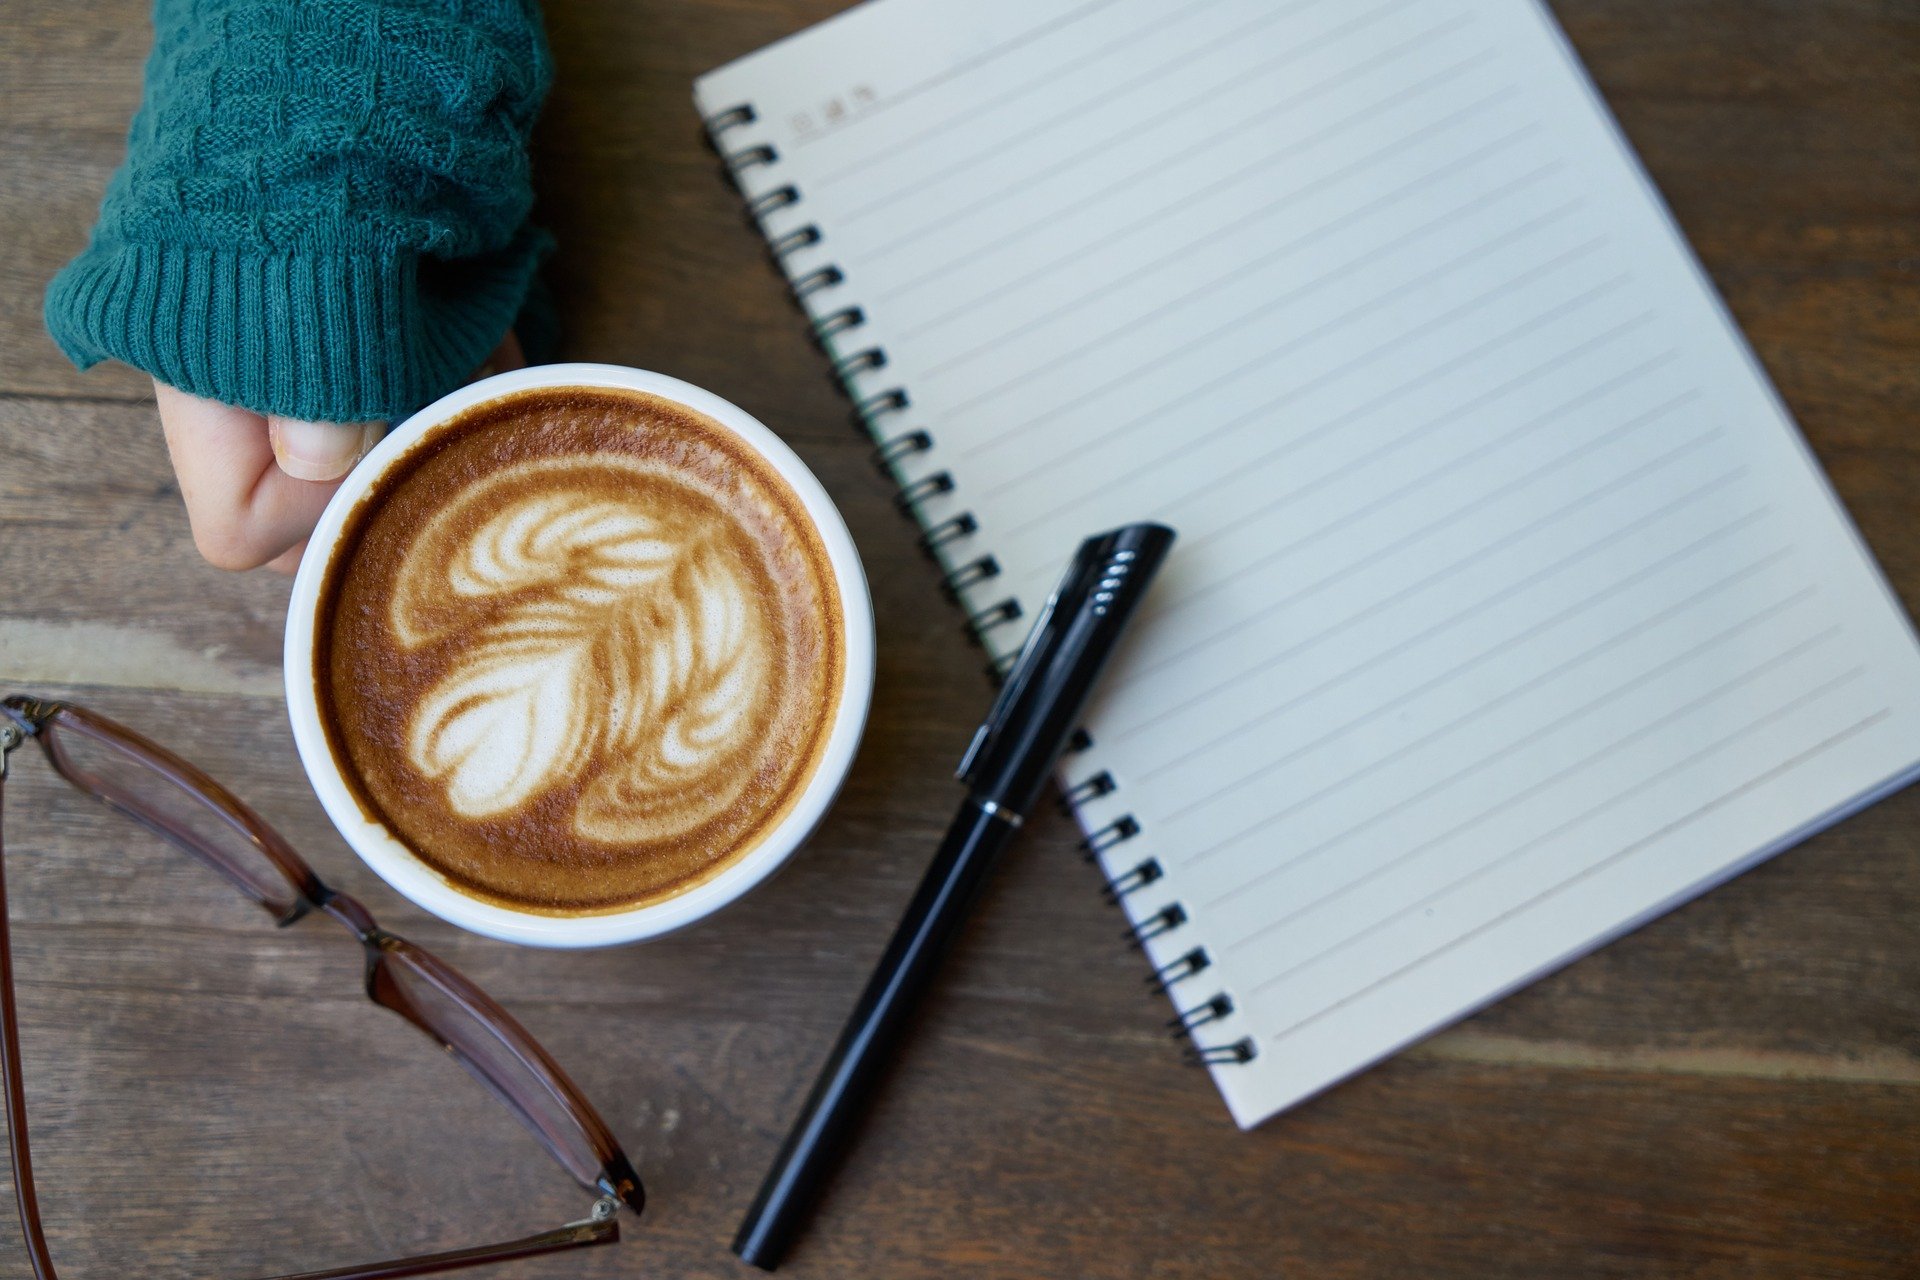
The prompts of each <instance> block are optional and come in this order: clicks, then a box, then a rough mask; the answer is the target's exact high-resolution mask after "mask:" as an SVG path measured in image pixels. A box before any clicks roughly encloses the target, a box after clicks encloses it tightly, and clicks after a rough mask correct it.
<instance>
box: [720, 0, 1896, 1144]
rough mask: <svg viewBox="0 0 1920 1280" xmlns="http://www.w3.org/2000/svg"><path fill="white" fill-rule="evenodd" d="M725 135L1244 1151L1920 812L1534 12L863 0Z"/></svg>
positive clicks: (1746, 367) (1664, 219) (1566, 52)
mask: <svg viewBox="0 0 1920 1280" xmlns="http://www.w3.org/2000/svg"><path fill="white" fill-rule="evenodd" d="M696 97H697V101H698V104H699V107H700V110H701V113H702V115H703V117H704V119H705V121H706V124H707V127H708V130H709V132H710V134H711V136H712V138H713V141H714V143H715V146H716V148H717V149H718V150H719V151H720V152H721V154H722V157H723V159H724V160H725V161H726V164H727V166H728V168H729V169H730V170H731V171H732V173H733V175H734V179H735V181H736V182H737V184H738V186H739V188H740V190H741V192H742V193H743V195H744V197H745V199H746V201H747V203H748V206H749V208H750V210H751V212H752V215H753V216H754V218H755V219H756V220H757V222H758V225H759V226H760V228H761V229H762V231H763V232H764V233H765V235H766V237H767V239H768V241H769V243H770V244H771V246H772V249H773V252H774V255H775V257H776V258H777V259H778V261H779V262H780V264H781V266H782V267H783V268H784V270H785V271H786V273H787V275H788V277H789V278H790V281H791V283H792V287H793V291H794V293H795V295H796V296H797V297H798V299H799V301H800V303H801V305H802V307H803V308H804V310H805V312H806V313H807V315H808V316H809V317H810V318H811V321H812V325H813V328H814V331H815V332H816V334H817V335H818V336H819V338H820V340H821V342H822V345H823V346H824V347H825V348H826V350H827V352H828V353H829V355H830V357H831V358H832V359H833V361H834V362H835V364H836V366H837V369H838V372H839V374H840V376H841V378H842V379H844V381H845V384H846V387H847V389H848V392H849V394H850V395H851V396H852V397H853V399H854V401H855V402H856V404H857V406H858V414H859V418H860V420H861V421H862V422H863V423H864V424H865V425H866V426H867V427H868V428H869V429H870V430H871V431H872V432H873V434H874V436H875V438H876V441H877V449H878V454H879V457H880V458H881V460H882V461H883V463H884V465H885V466H886V467H887V468H888V469H889V470H890V471H891V472H892V473H893V474H894V475H895V476H896V477H897V478H898V481H899V484H900V486H901V501H902V502H903V504H905V505H906V506H907V507H909V508H910V509H911V511H912V512H913V513H914V514H915V515H916V516H917V517H918V519H919V521H920V522H921V523H922V525H923V526H924V528H925V539H924V541H925V543H926V545H927V546H928V547H929V548H930V549H931V551H932V554H933V555H934V556H935V557H936V558H937V559H938V561H939V563H940V565H941V567H942V569H943V570H944V572H945V573H946V575H947V581H948V583H949V584H950V589H951V591H952V593H953V594H954V595H955V597H956V598H957V599H958V600H959V601H960V602H961V603H962V605H963V606H964V608H965V609H966V611H967V613H968V616H969V618H970V620H971V625H972V626H973V627H974V628H975V629H976V630H977V631H978V633H979V635H980V638H981V641H982V643H983V644H984V645H985V646H986V648H987V650H988V652H989V654H990V655H992V656H993V657H994V658H995V659H997V660H1000V661H1004V660H1005V659H1006V658H1007V657H1008V656H1009V655H1010V654H1012V652H1013V651H1014V650H1015V649H1016V648H1017V646H1018V644H1019V642H1020V640H1021V638H1022V632H1023V631H1024V620H1025V619H1029V618H1031V616H1032V615H1033V613H1034V612H1035V611H1036V610H1037V607H1038V606H1039V604H1040V603H1041V600H1042V598H1043V596H1044V594H1045V592H1046V591H1047V590H1048V589H1049V588H1050V586H1051V584H1052V583H1053V582H1054V580H1055V579H1056V577H1057V576H1058V574H1059V573H1060V571H1061V569H1062V568H1063V566H1064V564H1065V561H1066V558H1067V557H1068V555H1069V554H1070V553H1071V551H1072V549H1073V547H1074V546H1075V544H1076V543H1077V542H1078V541H1079V539H1080V538H1081V536H1082V535H1085V534H1087V533H1090V532H1093V531H1095V530H1099V529H1103V528H1107V527H1110V526H1113V525H1117V524H1121V523H1124V522H1127V521H1131V520H1141V519H1154V520H1161V521H1165V522H1166V523H1168V524H1171V525H1173V526H1174V527H1175V528H1177V529H1178V530H1179V531H1180V535H1181V537H1180V541H1179V543H1178V545H1177V546H1176V547H1175V549H1174V552H1173V554H1172V556H1171V557H1170V559H1169V560H1168V562H1167V565H1166V568H1165V570H1164V571H1163V573H1162V575H1161V577H1160V579H1159V581H1158V582H1157V583H1156V585H1155V588H1154V592H1153V594H1152V595H1151V596H1150V597H1149V599H1148V601H1147V602H1146V604H1145V605H1144V607H1143V609H1142V613H1141V616H1140V619H1139V622H1138V624H1137V625H1136V628H1135V630H1134V632H1133V634H1132V636H1131V637H1130V639H1129V642H1128V646H1127V648H1126V650H1125V651H1124V652H1123V653H1122V654H1120V655H1119V657H1118V659H1117V661H1116V666H1115V667H1114V668H1113V669H1112V672H1111V675H1110V676H1109V678H1108V680H1107V682H1106V684H1105V686H1104V689H1103V692H1102V694H1101V697H1100V699H1099V701H1098V704H1097V705H1096V706H1095V707H1094V708H1093V709H1092V711H1091V712H1090V714H1089V717H1088V720H1087V730H1088V734H1087V739H1088V740H1087V741H1086V742H1085V744H1084V749H1083V750H1081V751H1079V752H1078V753H1076V754H1075V755H1073V756H1071V757H1070V758H1069V759H1068V760H1067V761H1066V762H1065V764H1064V766H1063V771H1062V779H1061V781H1062V787H1063V789H1064V791H1065V793H1066V795H1067V796H1068V797H1069V798H1070V800H1071V802H1072V803H1073V804H1074V806H1075V808H1076V809H1077V812H1078V814H1079V817H1080V821H1081V823H1082V824H1083V826H1084V828H1085V831H1086V834H1087V847H1088V848H1089V850H1090V851H1091V852H1092V854H1093V856H1094V857H1095V858H1097V860H1098V861H1099V863H1100V865H1101V867H1102V869H1103V870H1104V871H1105V873H1106V875H1107V877H1108V879H1109V881H1110V882H1111V892H1112V894H1113V895H1114V896H1115V897H1117V898H1118V899H1119V900H1120V902H1121V904H1122V905H1123V906H1124V908H1125V910H1126V912H1127V915H1128V917H1129V918H1130V919H1131V921H1132V922H1133V925H1134V928H1135V931H1136V933H1137V936H1138V938H1139V940H1140V945H1141V947H1142V948H1143V949H1144V951H1145V952H1146V955H1147V957H1148V959H1149V961H1150V963H1151V965H1152V966H1153V969H1154V971H1155V973H1156V974H1157V982H1158V983H1159V985H1161V986H1163V987H1164V988H1165V989H1166V990H1167V992H1168V993H1169V995H1170V996H1171V998H1172V1001H1173V1004H1174V1008H1175V1017H1176V1025H1177V1027H1178V1031H1179V1034H1180V1035H1181V1036H1182V1037H1183V1038H1184V1039H1185V1040H1186V1041H1187V1051H1188V1052H1189V1053H1190V1054H1191V1055H1192V1056H1193V1057H1195V1058H1196V1059H1198V1060H1200V1061H1202V1062H1204V1063H1206V1064H1207V1065H1208V1067H1209V1068H1210V1069H1211V1071H1212V1072H1213V1075H1214V1078H1215V1080H1216V1082H1217V1084H1218V1086H1219V1088H1220V1091H1221V1093H1222V1094H1223V1095H1224V1096H1225V1098H1226V1101H1227V1104H1228V1107H1229V1109H1230V1110H1231V1112H1232V1114H1233V1116H1234V1118H1235V1119H1236V1120H1237V1121H1238V1122H1239V1123H1240V1124H1241V1125H1243V1126H1251V1125H1253V1124H1256V1123H1258V1122H1259V1121H1261V1120H1263V1119H1265V1118H1266V1117H1268V1116H1271V1115H1273V1114H1274V1113H1275V1112H1277V1111H1279V1110H1281V1109H1283V1108H1285V1107H1287V1106H1289V1105H1291V1104H1293V1103H1295V1102H1298V1101H1299V1100H1301V1099H1303V1098H1305V1097H1307V1096H1309V1095H1311V1094H1313V1093H1315V1092H1316V1091H1318V1090H1320V1089H1323V1088H1324V1087H1326V1086H1328V1085H1329V1084H1332V1083H1333V1082H1335V1081H1337V1080H1340V1079H1341V1078H1342V1077H1345V1076H1347V1075H1349V1074H1351V1073H1353V1072H1355V1071H1356V1070H1359V1069H1360V1068H1362V1067H1364V1066H1366V1065H1367V1064H1369V1063H1371V1062H1374V1061H1376V1060H1378V1059H1380V1058H1381V1057H1383V1056H1384V1055H1387V1054H1389V1053H1391V1052H1392V1051H1393V1050H1395V1049H1396V1048H1398V1047H1400V1046H1403V1045H1406V1044H1408V1043H1409V1042H1411V1041H1414V1040H1416V1039H1418V1038H1420V1037H1421V1036H1424V1035H1426V1034H1428V1033H1430V1032H1432V1031H1434V1030H1435V1029H1437V1028H1439V1027H1441V1026H1444V1025H1445V1024H1447V1023H1449V1022H1452V1021H1454V1020H1455V1019H1458V1018H1460V1017H1461V1016H1463V1015H1464V1014H1466V1013H1468V1012H1470V1011H1472V1010H1474V1009H1475V1008H1478V1007H1480V1006H1482V1005H1484V1004H1486V1003H1487V1002H1489V1001H1491V1000H1494V999H1496V998H1497V997H1499V996H1500V995H1502V994H1503V993H1505V992H1508V991H1511V990H1513V989H1514V988H1516V987H1518V986H1520V985H1522V984H1524V983H1526V982H1529V981H1531V980H1532V979H1534V978H1536V977H1538V976H1540V975H1542V974H1544V973H1547V972H1549V971H1551V970H1553V969H1555V968H1558V967H1559V966H1561V965H1564V964H1566V963H1567V962H1568V961H1570V960H1572V959H1574V958H1575V957H1577V956H1579V955H1580V954H1582V953H1583V952H1586V951H1588V950H1590V949H1591V948H1593V947H1595V946H1597V945H1599V944H1600V943H1602V942H1604V941H1606V940H1607V939H1609V938H1612V937H1615V936H1617V935H1618V934H1620V933H1622V932H1624V931H1626V930H1628V929H1631V928H1633V927H1634V926H1636V925H1637V924H1640V923H1641V922H1643V921H1646V920H1648V919H1650V918H1651V917H1653V916H1655V915H1658V914H1659V913H1661V912H1664V911H1666V910H1669V909H1670V908H1672V907H1674V906H1676V905H1677V904H1679V903H1681V902H1683V901H1685V900H1686V899H1687V898H1689V897H1692V896H1693V895H1695V894H1698V893H1700V892H1702V891H1703V890H1705V889H1706V888H1708V887H1710V886H1711V885H1713V884H1715V883H1716V882H1718V881H1720V880H1722V879H1724V878H1726V877H1728V876H1731V875H1733V874H1735V873H1737V872H1739V871H1741V870H1743V869H1745V868H1747V867H1749V866H1751V865H1753V864H1754V863H1755V862H1757V861H1759V860H1760V859H1762V858H1765V857H1767V856H1769V855H1770V854H1773V853H1775V852H1777V851H1778V850H1780V849H1783V848H1785V847H1787V846H1789V845H1791V844H1793V843H1794V842H1796V841H1798V840H1800V839H1802V838H1804V837H1805V836H1807V835H1808V834H1809V833H1811V832H1813V831H1815V830H1817V829H1819V828H1821V827H1823V826H1825V825H1827V824H1829V823H1832V822H1834V821H1836V820H1837V819H1839V818H1840V817H1842V816H1844V815H1845V814H1846V813H1848V812H1849V811H1851V810H1853V809H1856V808H1858V807H1860V806H1862V805H1864V804H1867V803H1869V802H1870V801H1872V800H1873V799H1875V798H1876V797H1878V796H1881V795H1884V794H1886V793H1887V792H1889V791H1890V790H1892V789H1894V788H1896V787H1899V786H1901V785H1903V784H1905V783H1906V782H1908V781H1909V780H1911V779H1912V778H1913V777H1914V776H1915V773H1916V767H1917V766H1920V650H1917V649H1916V644H1915V638H1914V635H1913V632H1912V630H1911V628H1910V625H1909V623H1908V621H1907V618H1906V616H1905V614H1904V612H1903V611H1902V608H1901V606H1900V604H1899V602H1898V601H1897V600H1896V599H1895V597H1894V596H1893V594H1892V593H1891V592H1890V591H1889V589H1888V588H1887V586H1886V584H1885V583H1884V581H1883V580H1882V579H1881V577H1880V576H1879V574H1878V571H1877V570H1876V567H1875V566H1874V564H1873V562H1872V560H1871V558H1870V556H1869V554H1868V552H1867V550H1866V548H1865V547H1864V545H1863V544H1862V543H1861V541H1860V539H1859V537H1858V536H1857V534H1856V533H1855V531H1854V530H1853V528H1852V527H1851V525H1850V524H1849V522H1848V520H1847V517H1846V515H1845V513H1844V511H1843V510H1842V508H1841V507H1840V505H1839V504H1838V502H1837V501H1836V499H1835V497H1834V495H1833V493H1832V491H1831V489H1830V488H1829V487H1828V485H1827V483H1826V481H1825V479H1824V477H1823V476H1822V475H1821V473H1820V471H1819V469H1818V466H1817V464H1816V463H1815V461H1814V459H1813V457H1812V456H1811V454H1810V453H1809V451H1808V449H1807V448H1806V446H1805V444H1804V442H1803V441H1802V439H1801V438H1800V436H1799V434H1798V433H1797V431H1796V429H1795V428H1794V426H1793V424H1792V422H1791V420H1790V419H1789V418H1788V416H1787V414H1786V412H1785V410H1784V408H1783V407H1782V405H1781V403H1780V402H1779V400H1778V399H1777V397H1776V396H1775V394H1774V393H1773V391H1772V389H1771V388H1770V387H1769V385H1768V383H1767V381H1766V378H1765V375H1764V374H1763V373H1762V372H1761V370H1760V368H1759V366H1758V364H1757V363H1756V362H1755V360H1754V358H1753V357H1752V355H1751V354H1750V353H1749V351H1748V349H1747V347H1746V345H1745V344H1744V342H1743V341H1742V339H1741V337H1740V335H1739V333H1738V332H1737V331H1736V329H1735V328H1734V326H1733V325H1732V323H1731V321H1730V320H1729V318H1728V316H1727V314H1726V312H1725V311H1724V309H1723V308H1722V307H1721V305H1720V303H1719V302H1718V300H1717V299H1716V297H1715V295H1714V294H1713V292H1712V289H1711V287H1710V285H1709V284H1708V282H1707V280H1706V278H1705V277H1704V275H1703V274H1702V272H1701V270H1700V269H1699V267H1698V266H1697V265H1696V263H1695V261H1694V259H1693V257H1692V256H1691V254H1690V253H1689V251H1688V249H1687V246H1686V245H1685V243H1684V241H1683V240H1682V239H1681V237H1680V235H1679V233H1678V231H1677V229H1676V228H1675V226H1674V224H1673V222H1672V221H1671V219H1670V218H1669V216H1668V215H1667V213H1666V212H1665V210H1664V208H1663V207H1662V205H1661V202H1660V198H1659V196H1658V194H1657V192H1655V190H1654V189H1653V187H1652V186H1651V185H1650V183H1649V182H1648V180H1647V178H1646V176H1645V174H1644V173H1643V172H1642V171H1641V169H1640V167H1639V166H1638V164H1637V162H1636V161H1635V159H1634V157H1633V155H1632V153H1631V152H1630V151H1629V149H1628V147H1627V145H1626V143H1625V141H1624V140H1623V138H1622V137H1621V135H1620V133H1619V132H1618V130H1617V129H1616V128H1615V126H1614V124H1613V123H1612V121H1611V119H1610V117H1609V116H1608V114H1607V112H1606V110H1605V108H1604V106H1603V104H1602V103H1601V101H1600V99H1599V97H1598V96H1597V94H1596V93H1595V91H1594V89H1593V87H1592V86H1591V85H1590V83H1589V82H1588V81H1587V79H1586V77H1585V75H1584V73H1583V71H1582V69H1581V67H1580V65H1579V63H1578V62H1577V60H1576V58H1575V57H1574V55H1573V52H1572V50H1571V48H1570V47H1569V45H1568V44H1567V42H1566V41H1565V39H1564V37H1563V36H1562V34H1561V33H1560V31H1559V29H1558V28H1557V27H1556V26H1555V25H1554V23H1553V21H1552V19H1551V17H1550V16H1549V15H1548V13H1547V12H1546V10H1545V9H1544V8H1543V7H1542V6H1541V5H1540V4H1538V3H1536V0H1359V2H1358V3H1355V2H1352V0H1285V2H1282V0H1185V2H1180V0H1052V2H1048V0H970V2H969V3H965V4H959V3H944V2H942V0H875V2H874V3H869V4H864V5H861V6H859V7H856V8H854V9H852V10H850V11H848V12H846V13H844V14H842V15H841V16H839V17H837V18H834V19H832V20H830V21H828V22H826V23H824V24H822V25H820V26H818V27H815V28H813V29H811V30H808V31H805V32H803V33H801V34H799V35H797V36H794V37H792V38H790V39H787V40H784V41H782V42H780V43H778V44H775V45H773V46H771V47H769V48H767V49H764V50H762V51H760V52H759V53H756V54H754V55H752V56H750V57H747V58H744V59H741V60H740V61H738V62H735V63H733V64H731V65H729V66H726V67H724V68H722V69H720V70H718V71H715V72H713V73H712V74H710V75H708V76H705V77H703V78H702V79H701V80H700V81H699V84H698V87H697V92H696Z"/></svg>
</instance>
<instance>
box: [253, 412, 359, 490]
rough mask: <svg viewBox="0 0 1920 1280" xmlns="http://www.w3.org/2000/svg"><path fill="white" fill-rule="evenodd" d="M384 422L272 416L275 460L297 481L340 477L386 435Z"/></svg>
mask: <svg viewBox="0 0 1920 1280" xmlns="http://www.w3.org/2000/svg"><path fill="white" fill-rule="evenodd" d="M386 431H387V425H386V423H384V422H345V423H342V422H298V421H295V420H294V419H292V418H268V419H267V439H268V441H269V442H270V443H271V444H272V445H273V460H274V461H275V462H277V463H279V464H280V469H281V470H282V471H284V472H286V473H287V474H288V475H290V476H292V477H293V478H294V479H296V480H318V481H331V480H338V479H339V478H340V477H341V476H344V475H346V474H347V472H349V471H351V470H353V464H354V463H356V462H358V461H360V459H362V458H364V457H366V455H367V451H368V450H369V449H371V448H373V446H374V445H375V444H377V443H379V441H380V437H381V436H383V435H385V434H386Z"/></svg>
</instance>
